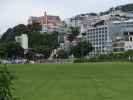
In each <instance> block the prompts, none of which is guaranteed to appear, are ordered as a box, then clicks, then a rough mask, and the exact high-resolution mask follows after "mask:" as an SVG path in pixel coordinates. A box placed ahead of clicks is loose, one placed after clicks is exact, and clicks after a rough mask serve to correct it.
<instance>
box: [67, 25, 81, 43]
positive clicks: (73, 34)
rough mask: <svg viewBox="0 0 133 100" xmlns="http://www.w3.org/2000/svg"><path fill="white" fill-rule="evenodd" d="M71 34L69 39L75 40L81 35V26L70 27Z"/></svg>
mask: <svg viewBox="0 0 133 100" xmlns="http://www.w3.org/2000/svg"><path fill="white" fill-rule="evenodd" d="M70 33H71V34H70V35H69V38H68V39H69V41H71V42H72V41H73V40H74V39H75V37H76V36H77V35H79V33H80V30H79V27H70Z"/></svg>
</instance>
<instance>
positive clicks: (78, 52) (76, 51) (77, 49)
mask: <svg viewBox="0 0 133 100" xmlns="http://www.w3.org/2000/svg"><path fill="white" fill-rule="evenodd" d="M92 50H93V47H92V45H91V44H90V43H89V42H86V41H83V42H79V43H78V44H77V45H76V46H74V47H72V54H73V55H74V57H75V58H82V57H84V56H86V55H87V54H88V53H89V52H91V51H92Z"/></svg>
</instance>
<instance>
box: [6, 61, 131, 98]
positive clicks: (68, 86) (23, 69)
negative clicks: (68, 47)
mask: <svg viewBox="0 0 133 100" xmlns="http://www.w3.org/2000/svg"><path fill="white" fill-rule="evenodd" d="M8 66H9V69H10V70H11V71H13V72H15V74H16V75H17V77H18V79H17V80H16V85H15V87H16V90H17V91H16V95H17V96H18V97H19V98H20V100H133V64H131V63H90V64H62V65H58V64H39V65H8Z"/></svg>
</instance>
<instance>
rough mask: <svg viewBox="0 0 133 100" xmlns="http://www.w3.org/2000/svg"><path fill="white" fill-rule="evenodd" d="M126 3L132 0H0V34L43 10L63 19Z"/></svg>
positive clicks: (40, 13) (38, 14) (24, 22)
mask: <svg viewBox="0 0 133 100" xmlns="http://www.w3.org/2000/svg"><path fill="white" fill-rule="evenodd" d="M127 3H133V0H0V34H1V33H3V32H4V31H5V30H6V29H7V28H9V27H13V26H15V25H17V24H20V23H22V24H26V23H27V19H28V17H29V16H41V15H42V14H43V12H44V10H47V12H48V14H51V15H58V16H60V17H61V18H62V19H64V18H68V17H71V16H74V15H76V14H80V13H89V12H100V11H104V10H108V9H109V8H110V7H114V6H116V5H122V4H127Z"/></svg>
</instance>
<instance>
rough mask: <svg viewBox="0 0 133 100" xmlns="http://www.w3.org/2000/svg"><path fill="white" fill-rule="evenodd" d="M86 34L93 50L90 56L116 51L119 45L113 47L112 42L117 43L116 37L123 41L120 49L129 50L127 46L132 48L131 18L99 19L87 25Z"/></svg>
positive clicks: (132, 21)
mask: <svg viewBox="0 0 133 100" xmlns="http://www.w3.org/2000/svg"><path fill="white" fill-rule="evenodd" d="M86 35H87V38H88V40H89V41H90V42H91V43H92V46H93V47H94V50H93V52H91V53H90V55H91V56H96V55H102V54H109V53H112V52H114V51H117V50H116V48H119V47H116V45H115V47H114V43H118V42H116V40H118V38H119V39H122V40H123V41H124V45H123V47H122V48H123V49H121V51H122V50H123V51H126V50H129V47H130V49H132V50H133V47H132V46H133V42H132V39H133V38H132V37H133V20H125V21H106V20H101V21H99V22H97V23H95V24H94V25H92V26H88V28H87V34H86ZM121 42H122V41H121ZM117 46H119V45H117Z"/></svg>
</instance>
